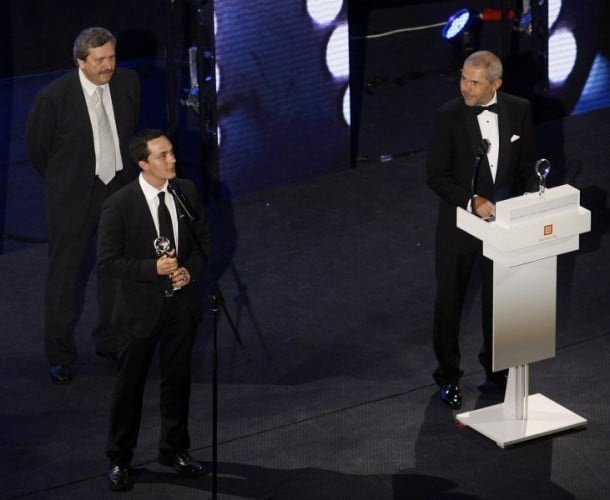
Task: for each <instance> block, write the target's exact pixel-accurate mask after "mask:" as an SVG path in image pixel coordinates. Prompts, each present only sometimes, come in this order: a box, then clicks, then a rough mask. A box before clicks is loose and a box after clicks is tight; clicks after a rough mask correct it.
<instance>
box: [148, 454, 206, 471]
mask: <svg viewBox="0 0 610 500" xmlns="http://www.w3.org/2000/svg"><path fill="white" fill-rule="evenodd" d="M158 461H159V463H160V464H161V465H167V466H168V467H173V468H174V470H175V471H176V472H177V473H178V474H179V475H181V476H185V477H198V476H203V475H205V474H207V469H206V468H205V467H204V466H203V464H202V463H201V462H199V461H197V460H194V459H193V458H192V457H191V456H190V455H189V454H188V452H186V451H183V452H179V453H175V454H173V455H168V454H165V453H159V459H158Z"/></svg>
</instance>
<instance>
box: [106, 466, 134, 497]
mask: <svg viewBox="0 0 610 500" xmlns="http://www.w3.org/2000/svg"><path fill="white" fill-rule="evenodd" d="M106 483H107V484H108V488H110V489H111V490H112V491H127V490H130V489H131V488H132V487H133V478H132V477H131V473H130V471H129V467H128V466H126V465H118V464H112V465H110V469H108V474H107V475H106Z"/></svg>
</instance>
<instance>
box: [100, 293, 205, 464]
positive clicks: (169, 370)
mask: <svg viewBox="0 0 610 500" xmlns="http://www.w3.org/2000/svg"><path fill="white" fill-rule="evenodd" d="M196 330H197V323H196V321H195V319H194V318H193V317H192V316H191V315H190V313H189V311H188V308H187V307H186V304H185V301H184V300H182V297H181V296H180V294H179V293H178V294H176V295H175V296H174V297H173V298H166V299H164V304H163V308H162V311H161V316H160V318H159V321H158V322H157V325H156V326H155V328H154V329H153V331H152V332H151V333H150V335H149V336H147V337H145V338H138V339H136V338H130V337H129V336H128V332H124V334H123V333H120V336H119V342H120V344H121V348H120V353H119V364H118V369H117V377H116V381H115V384H114V389H113V392H112V403H111V415H110V430H109V432H108V441H107V447H106V456H107V457H108V458H109V459H110V461H111V462H112V463H116V464H122V465H129V463H130V462H131V459H132V457H133V449H134V448H135V447H136V445H137V440H138V434H139V431H140V423H141V419H142V403H143V396H144V387H145V384H146V378H147V374H148V371H149V368H150V364H151V361H152V359H153V356H154V354H155V350H156V348H157V346H158V347H159V369H160V376H161V399H160V413H161V436H160V441H159V451H160V453H166V454H171V453H176V452H182V451H187V450H188V449H189V447H190V444H191V443H190V436H189V432H188V415H189V403H190V394H191V358H192V351H193V345H194V342H195V334H196Z"/></svg>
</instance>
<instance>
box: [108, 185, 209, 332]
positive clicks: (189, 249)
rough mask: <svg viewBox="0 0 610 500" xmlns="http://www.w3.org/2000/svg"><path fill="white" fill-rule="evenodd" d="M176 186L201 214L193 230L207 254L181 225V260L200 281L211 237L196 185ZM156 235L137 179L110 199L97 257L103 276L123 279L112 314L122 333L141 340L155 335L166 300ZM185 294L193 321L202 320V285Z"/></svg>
mask: <svg viewBox="0 0 610 500" xmlns="http://www.w3.org/2000/svg"><path fill="white" fill-rule="evenodd" d="M175 182H177V184H178V186H179V187H180V189H181V190H182V191H183V192H184V194H185V196H186V197H187V199H188V201H189V203H190V204H191V206H192V207H194V209H195V210H196V212H197V214H198V215H199V218H198V220H197V221H196V222H195V223H194V225H193V228H194V232H195V234H196V237H197V239H198V240H199V242H200V244H201V247H202V249H203V251H204V253H205V256H204V255H202V253H201V252H200V251H199V248H198V247H197V244H196V243H195V240H194V238H193V233H192V232H191V230H190V229H189V228H188V227H187V226H186V222H184V221H183V220H180V223H179V227H178V233H179V240H178V249H179V255H178V262H179V265H180V266H183V267H186V268H187V269H188V270H189V272H190V274H191V278H192V280H193V281H194V280H195V277H196V276H197V275H198V274H200V273H201V272H202V270H203V267H204V265H205V263H206V261H207V255H209V251H210V243H211V239H210V233H209V229H208V225H207V222H206V220H205V216H204V213H203V208H202V207H201V204H200V202H199V198H198V196H197V192H196V188H195V185H194V184H193V183H192V182H190V181H188V180H185V179H176V181H175ZM156 237H157V232H156V229H155V224H154V222H153V219H152V216H151V214H150V210H149V208H148V204H147V203H146V198H145V197H144V193H143V192H142V189H141V187H140V185H139V183H138V181H137V180H135V181H133V182H131V183H130V184H128V185H127V186H125V187H124V188H122V189H120V190H119V191H117V192H116V193H114V194H113V195H112V196H110V197H109V198H108V199H107V200H106V202H105V203H104V206H103V208H102V215H101V217H100V224H99V229H98V247H97V258H98V266H99V270H100V272H102V273H107V274H109V275H111V276H113V277H115V278H117V279H118V280H119V284H118V290H117V296H116V301H115V304H114V309H113V313H112V323H113V327H115V328H117V330H118V331H117V333H122V334H124V335H130V336H134V337H140V338H141V337H145V336H147V335H148V334H150V332H151V331H152V329H153V328H154V326H155V324H156V323H157V320H158V318H159V315H160V312H161V308H162V304H163V300H164V299H163V298H162V296H161V287H162V285H161V283H160V281H159V276H158V275H157V265H156V261H157V256H156V255H155V251H154V248H153V241H154V240H155V238H156ZM179 293H180V295H181V298H180V300H186V301H187V302H188V306H189V310H190V311H191V314H192V316H193V319H194V320H199V319H200V317H201V311H202V307H201V300H202V297H201V294H200V293H199V289H198V285H197V283H196V282H195V283H191V284H189V285H187V286H186V287H185V288H183V289H182V290H181V291H180V292H179Z"/></svg>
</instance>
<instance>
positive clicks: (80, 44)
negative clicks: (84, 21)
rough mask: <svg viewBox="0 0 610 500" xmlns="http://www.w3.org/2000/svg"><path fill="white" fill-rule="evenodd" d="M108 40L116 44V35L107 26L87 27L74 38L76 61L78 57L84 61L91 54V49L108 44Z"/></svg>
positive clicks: (73, 49)
mask: <svg viewBox="0 0 610 500" xmlns="http://www.w3.org/2000/svg"><path fill="white" fill-rule="evenodd" d="M108 42H112V43H113V44H114V45H116V38H115V36H114V35H113V34H112V33H110V31H108V30H107V29H106V28H101V27H99V26H95V27H93V28H85V29H84V30H83V31H81V32H80V33H79V34H78V35H77V37H76V39H75V40H74V45H73V46H72V56H73V57H74V61H75V62H76V60H77V59H81V60H83V61H84V60H85V59H87V56H88V55H89V49H95V48H96V47H101V46H102V45H106V44H107V43H108Z"/></svg>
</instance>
